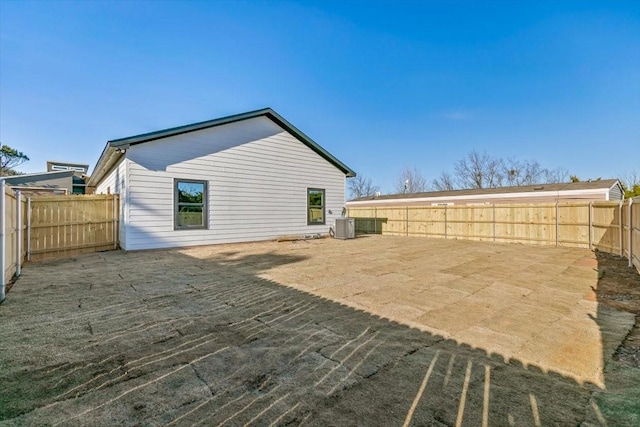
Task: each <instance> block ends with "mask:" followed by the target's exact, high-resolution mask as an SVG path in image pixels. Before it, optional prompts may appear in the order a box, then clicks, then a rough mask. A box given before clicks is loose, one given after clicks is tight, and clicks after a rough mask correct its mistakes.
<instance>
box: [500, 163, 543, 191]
mask: <svg viewBox="0 0 640 427" xmlns="http://www.w3.org/2000/svg"><path fill="white" fill-rule="evenodd" d="M548 173H550V171H548V170H547V169H543V168H542V166H540V163H538V162H537V161H535V160H524V161H521V160H517V159H515V158H513V157H510V158H508V159H507V160H506V161H505V162H503V169H502V174H503V179H504V183H505V185H507V186H519V185H533V184H540V183H542V182H544V181H547V174H548ZM547 182H548V181H547Z"/></svg>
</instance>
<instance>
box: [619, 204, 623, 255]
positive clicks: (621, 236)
mask: <svg viewBox="0 0 640 427" xmlns="http://www.w3.org/2000/svg"><path fill="white" fill-rule="evenodd" d="M618 223H619V224H618V225H619V226H620V231H619V234H620V256H624V241H623V240H622V239H623V230H622V229H623V228H624V226H623V224H622V200H620V203H619V204H618Z"/></svg>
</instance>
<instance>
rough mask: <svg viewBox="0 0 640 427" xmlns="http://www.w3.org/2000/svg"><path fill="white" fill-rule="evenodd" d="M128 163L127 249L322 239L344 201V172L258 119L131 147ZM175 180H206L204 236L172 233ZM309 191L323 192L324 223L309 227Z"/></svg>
mask: <svg viewBox="0 0 640 427" xmlns="http://www.w3.org/2000/svg"><path fill="white" fill-rule="evenodd" d="M127 158H128V159H129V161H130V162H129V165H128V173H129V175H128V184H129V188H128V196H129V203H128V224H127V237H126V239H127V247H126V249H129V250H137V249H148V248H163V247H174V246H193V245H206V244H215V243H228V242H246V241H255V240H265V239H273V238H276V237H279V236H283V235H291V234H294V235H296V234H308V233H327V232H328V230H329V227H330V226H331V225H333V223H334V221H335V219H336V218H339V217H340V216H341V213H342V208H343V206H344V202H345V176H344V173H343V172H341V171H340V170H338V169H337V168H336V167H335V166H333V165H332V164H330V163H329V162H327V161H326V160H324V159H323V158H322V157H320V156H319V155H318V154H317V153H315V152H314V151H313V150H311V149H310V148H309V147H307V146H306V145H304V144H303V143H301V142H300V141H298V140H297V139H296V138H294V137H293V136H292V135H290V134H289V133H287V132H285V131H284V130H283V129H281V128H280V127H279V126H277V125H276V124H275V123H273V122H272V121H271V120H269V119H267V118H264V117H260V118H254V119H251V120H246V121H242V122H238V123H233V124H228V125H224V126H221V127H217V128H212V129H205V130H201V131H197V132H192V133H189V134H185V135H177V136H174V137H170V138H165V139H162V140H158V141H152V142H147V143H145V144H140V145H134V146H132V147H131V148H130V149H129V150H128V151H127ZM175 178H179V179H180V178H182V179H201V180H206V181H207V183H208V202H209V211H208V225H209V228H208V229H207V230H174V229H173V227H174V218H173V211H174V208H173V203H174V202H173V193H174V188H173V185H174V179H175ZM307 188H324V189H325V190H326V199H327V200H326V225H319V226H318V225H314V226H308V225H307V205H306V196H307ZM329 211H331V212H332V213H331V214H330V213H329Z"/></svg>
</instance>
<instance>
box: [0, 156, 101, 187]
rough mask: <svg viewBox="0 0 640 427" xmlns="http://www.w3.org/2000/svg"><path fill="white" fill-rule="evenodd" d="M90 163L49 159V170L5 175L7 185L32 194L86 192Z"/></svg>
mask: <svg viewBox="0 0 640 427" xmlns="http://www.w3.org/2000/svg"><path fill="white" fill-rule="evenodd" d="M88 168H89V165H84V164H78V163H67V162H53V161H47V172H38V173H30V174H26V175H13V176H9V177H5V178H4V180H5V181H6V183H7V185H9V186H11V187H13V188H15V189H18V190H21V191H22V192H23V193H27V192H28V193H31V194H85V189H86V186H87V185H86V182H85V179H86V175H87V169H88Z"/></svg>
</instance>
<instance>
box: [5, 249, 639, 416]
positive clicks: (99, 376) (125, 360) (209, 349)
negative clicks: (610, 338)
mask: <svg viewBox="0 0 640 427" xmlns="http://www.w3.org/2000/svg"><path fill="white" fill-rule="evenodd" d="M303 259H304V257H301V256H283V255H281V254H280V255H278V254H262V255H249V256H247V255H244V254H243V253H242V250H241V248H239V250H238V251H237V252H235V251H233V252H226V253H221V254H216V255H215V256H211V257H210V258H208V259H194V258H190V257H188V256H186V255H184V254H182V253H180V251H177V250H172V251H158V252H139V253H128V254H125V253H122V252H110V253H103V254H96V255H90V256H85V257H79V258H76V259H72V260H64V261H57V262H48V263H42V264H37V265H36V264H34V265H29V266H28V268H25V270H24V272H23V274H24V275H23V277H22V278H21V279H20V281H19V282H18V283H17V284H16V286H15V287H14V289H13V290H12V291H11V294H10V295H9V297H8V298H7V300H6V302H5V303H4V304H3V306H2V307H1V308H0V337H2V339H1V341H0V355H1V356H0V387H1V389H2V390H1V393H0V424H2V425H69V426H71V425H73V426H75V425H120V424H127V425H137V424H141V425H251V424H253V425H265V426H266V425H322V426H326V425H340V426H344V425H385V426H387V425H442V426H453V425H518V426H527V425H532V426H541V425H581V424H584V425H590V424H593V425H599V424H605V423H606V422H607V421H608V422H609V425H615V424H623V425H624V424H625V423H626V422H627V420H632V419H633V418H631V417H632V415H633V414H631V413H629V414H627V415H628V418H622V419H621V418H619V417H618V415H619V412H618V411H619V410H620V409H619V405H618V403H619V400H615V399H614V400H612V399H610V396H611V395H609V394H607V393H606V392H602V391H600V390H599V389H598V388H597V387H596V386H594V385H592V384H579V383H577V382H575V381H574V380H572V379H570V378H567V377H564V376H562V375H559V374H556V373H553V372H543V371H542V370H541V369H539V368H537V367H535V366H524V365H523V364H522V363H520V362H518V361H517V360H513V359H512V360H510V361H505V360H504V359H503V358H502V357H501V356H500V355H496V354H487V353H486V352H484V351H482V350H479V349H473V348H471V347H469V346H466V345H460V344H458V343H456V342H455V341H453V340H447V339H444V338H442V337H440V336H437V335H434V334H429V333H426V332H422V331H419V330H417V329H413V328H410V327H407V326H404V325H401V324H398V323H395V322H391V321H388V320H385V319H382V318H380V317H377V316H374V315H371V314H370V313H367V312H364V311H359V310H356V309H353V308H350V307H346V306H344V305H341V304H338V303H335V302H333V301H330V300H327V299H323V298H319V297H316V296H313V295H310V294H307V293H305V292H301V291H297V290H294V289H291V288H288V287H285V286H282V285H280V284H278V283H276V282H273V281H269V280H265V279H263V278H260V277H258V275H259V274H260V273H261V272H264V271H266V270H268V269H270V268H273V267H274V266H277V265H283V264H295V263H297V262H299V261H301V260H303ZM613 261H615V260H613ZM613 261H612V262H613ZM599 262H600V264H601V265H604V263H605V262H607V260H600V259H599ZM616 262H617V261H616ZM604 268H605V271H606V273H605V275H604V276H603V280H604V279H605V278H607V275H608V274H609V268H608V267H604ZM611 270H612V271H611V274H612V277H613V275H614V274H615V273H614V271H613V270H614V269H613V268H612V269H611ZM601 283H602V285H599V286H598V290H597V294H598V298H600V295H601V293H602V292H606V285H605V282H601ZM608 313H609V312H608V311H607V312H606V313H605V312H604V311H603V313H602V319H601V316H600V312H599V315H598V320H596V321H600V320H602V321H604V320H603V319H605V318H606V316H607V314H608ZM616 354H618V353H616ZM620 357H621V356H619V358H620ZM624 363H625V362H624V361H622V360H617V361H615V362H614V363H612V364H608V365H607V367H608V369H609V371H608V373H607V375H615V374H616V372H618V368H619V367H620V366H622V365H620V364H623V365H624ZM620 369H624V370H625V372H626V373H625V374H624V375H625V378H629V379H630V378H632V376H631V375H630V374H629V372H634V373H635V374H634V375H637V366H636V367H634V366H627V365H624V368H620ZM627 370H628V371H627ZM605 382H606V383H607V384H608V382H609V379H608V377H606V378H605ZM635 384H637V382H636V383H635ZM620 387H621V388H620V393H621V394H620V396H624V393H625V392H624V389H623V388H622V386H620ZM629 387H631V388H633V387H634V386H633V385H631V384H629ZM628 389H629V388H627V389H626V390H627V391H628ZM594 392H595V394H594ZM635 392H636V393H637V390H635ZM616 405H618V406H616ZM629 408H630V409H633V407H629Z"/></svg>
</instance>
